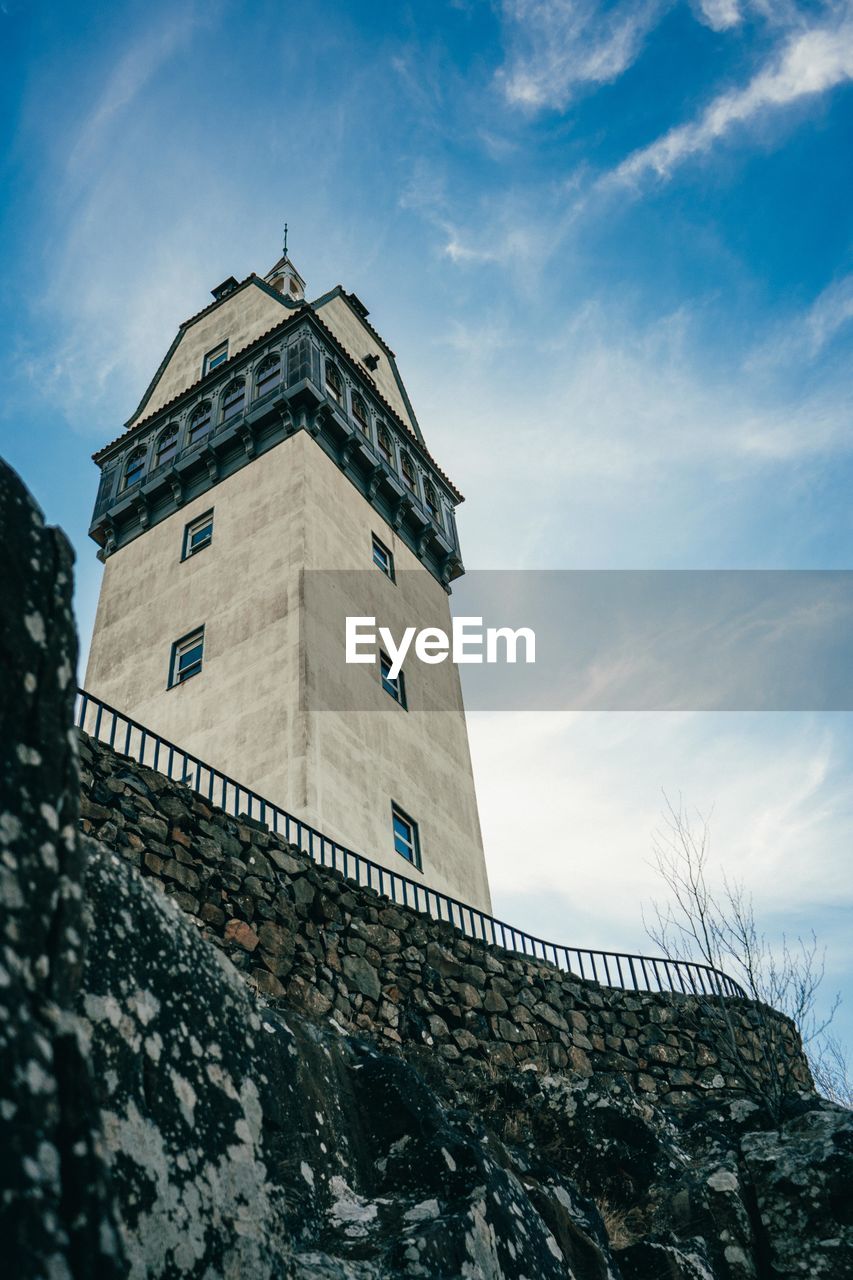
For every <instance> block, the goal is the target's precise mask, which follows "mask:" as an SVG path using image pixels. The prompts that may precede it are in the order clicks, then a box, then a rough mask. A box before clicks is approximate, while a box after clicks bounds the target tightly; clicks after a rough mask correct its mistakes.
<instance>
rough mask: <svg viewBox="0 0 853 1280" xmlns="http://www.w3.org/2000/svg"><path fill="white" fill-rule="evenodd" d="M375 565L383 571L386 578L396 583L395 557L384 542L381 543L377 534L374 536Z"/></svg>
mask: <svg viewBox="0 0 853 1280" xmlns="http://www.w3.org/2000/svg"><path fill="white" fill-rule="evenodd" d="M372 536H373V563H374V564H375V565H376V567H377V568H379V569H381V570H382V572H383V573H384V574H385V577H386V578H390V579H391V581H392V582H393V581H394V557H393V555H392V554H391V552H390V551H389V550H388V548H387V547H386V546H385V543H384V542H380V541H379V539H378V538H377V536H376V534H375V533H374V534H373V535H372Z"/></svg>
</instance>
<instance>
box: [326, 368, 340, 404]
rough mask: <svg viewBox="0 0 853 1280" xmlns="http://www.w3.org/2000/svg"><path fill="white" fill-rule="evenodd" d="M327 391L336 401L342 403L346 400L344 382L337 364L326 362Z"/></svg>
mask: <svg viewBox="0 0 853 1280" xmlns="http://www.w3.org/2000/svg"><path fill="white" fill-rule="evenodd" d="M326 391H327V393H328V395H330V396H331V397H332V399H333V400H334V401H336V402H337V403H338V404H340V405H342V404H343V402H344V384H343V383H342V382H341V375H340V374H339V373H338V370H337V368H336V366H335V365H333V364H329V362H328V361H327V362H326Z"/></svg>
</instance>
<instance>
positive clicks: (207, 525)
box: [181, 510, 213, 560]
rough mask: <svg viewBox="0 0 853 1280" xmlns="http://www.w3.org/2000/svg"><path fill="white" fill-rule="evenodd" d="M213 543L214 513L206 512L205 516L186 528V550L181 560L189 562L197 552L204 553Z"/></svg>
mask: <svg viewBox="0 0 853 1280" xmlns="http://www.w3.org/2000/svg"><path fill="white" fill-rule="evenodd" d="M212 541H213V511H212V510H211V511H205V513H204V515H203V516H198V517H197V518H196V519H195V520H191V521H190V522H189V524H188V525H185V526H184V549H183V552H182V554H181V559H182V560H188V559H189V558H190V556H194V555H195V553H196V552H197V551H202V550H203V549H204V548H205V547H209V546H210V544H211V542H212Z"/></svg>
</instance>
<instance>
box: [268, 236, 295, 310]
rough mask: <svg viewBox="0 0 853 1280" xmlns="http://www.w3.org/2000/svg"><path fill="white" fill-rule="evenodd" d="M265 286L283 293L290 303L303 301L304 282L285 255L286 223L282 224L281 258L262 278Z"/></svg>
mask: <svg viewBox="0 0 853 1280" xmlns="http://www.w3.org/2000/svg"><path fill="white" fill-rule="evenodd" d="M264 279H265V280H266V282H267V284H271V285H272V287H273V288H274V289H277V290H278V291H279V293H283V294H284V296H285V297H286V298H289V299H290V301H291V302H303V301H304V299H305V281H304V280H303V279H302V276H301V275H300V274H299V272H298V271H297V270H296V267H294V265H293V263H292V262H291V261H290V258H289V257H288V254H287V223H286V222H285V224H284V234H283V236H282V251H281V257H280V258H279V260H278V262H277V263H276V264H275V266H274V267H273V268H272V270H271V271H269V272H268V273H267V275H265V276H264Z"/></svg>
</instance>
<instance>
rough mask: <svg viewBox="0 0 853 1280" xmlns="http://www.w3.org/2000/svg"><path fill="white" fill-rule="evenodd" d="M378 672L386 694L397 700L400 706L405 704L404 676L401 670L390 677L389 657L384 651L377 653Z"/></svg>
mask: <svg viewBox="0 0 853 1280" xmlns="http://www.w3.org/2000/svg"><path fill="white" fill-rule="evenodd" d="M379 674H380V677H381V679H382V688H383V689H384V690H385V692H386V693H387V694H390V696H391V697H392V698H393V699H394V701H395V702H399V704H400V706H401V707H405V705H406V678H405V676H404V675H403V673H402V671H401V672H400V673H399V674H398V675H396V676H395V677H394V678H393V679H392V678H391V659H390V658H389V657H388V655H387V654H386V653H380V654H379Z"/></svg>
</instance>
